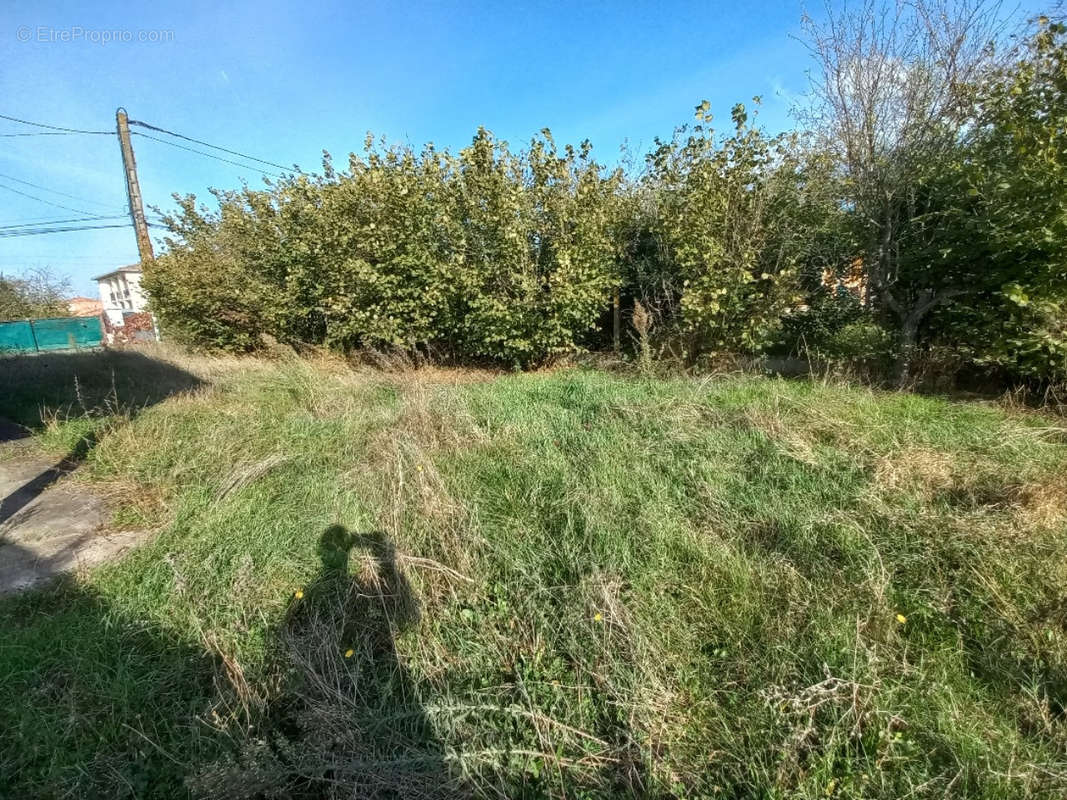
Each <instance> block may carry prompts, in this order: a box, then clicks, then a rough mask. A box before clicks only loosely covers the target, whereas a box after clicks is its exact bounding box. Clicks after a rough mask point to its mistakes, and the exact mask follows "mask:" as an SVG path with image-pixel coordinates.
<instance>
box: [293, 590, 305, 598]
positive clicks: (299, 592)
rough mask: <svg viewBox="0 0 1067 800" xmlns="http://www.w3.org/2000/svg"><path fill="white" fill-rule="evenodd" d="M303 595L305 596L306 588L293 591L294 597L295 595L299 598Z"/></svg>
mask: <svg viewBox="0 0 1067 800" xmlns="http://www.w3.org/2000/svg"><path fill="white" fill-rule="evenodd" d="M303 596H304V590H303V589H297V590H296V591H295V592H293V597H295V598H296V599H297V600H299V599H300V598H301V597H303Z"/></svg>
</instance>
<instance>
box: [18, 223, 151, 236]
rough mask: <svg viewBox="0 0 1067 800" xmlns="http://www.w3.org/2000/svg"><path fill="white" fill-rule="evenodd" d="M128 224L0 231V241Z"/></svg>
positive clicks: (125, 225) (128, 225)
mask: <svg viewBox="0 0 1067 800" xmlns="http://www.w3.org/2000/svg"><path fill="white" fill-rule="evenodd" d="M128 227H130V223H129V222H126V223H123V224H122V225H81V226H78V227H70V228H33V229H31V230H20V231H0V239H13V238H16V237H20V236H40V235H41V234H45V233H75V232H77V231H99V230H104V229H105V228H128Z"/></svg>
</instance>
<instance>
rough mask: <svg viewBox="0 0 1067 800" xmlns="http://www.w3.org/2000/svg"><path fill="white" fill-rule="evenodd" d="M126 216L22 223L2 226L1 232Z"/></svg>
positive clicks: (124, 216) (116, 217) (117, 216)
mask: <svg viewBox="0 0 1067 800" xmlns="http://www.w3.org/2000/svg"><path fill="white" fill-rule="evenodd" d="M125 218H126V215H125V214H122V215H115V216H110V217H107V216H104V217H77V218H76V219H44V220H40V219H39V220H36V221H34V222H20V223H17V224H14V225H0V231H9V230H15V229H18V228H34V227H38V226H41V225H67V224H69V223H73V222H97V221H100V220H113V219H125Z"/></svg>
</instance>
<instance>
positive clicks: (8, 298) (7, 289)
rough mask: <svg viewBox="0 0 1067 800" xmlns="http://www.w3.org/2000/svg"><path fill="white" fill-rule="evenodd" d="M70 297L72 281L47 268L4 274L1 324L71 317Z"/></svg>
mask: <svg viewBox="0 0 1067 800" xmlns="http://www.w3.org/2000/svg"><path fill="white" fill-rule="evenodd" d="M69 294H70V281H69V280H68V279H67V278H65V277H62V276H58V275H56V274H55V273H54V272H52V271H51V270H49V269H46V268H40V269H33V270H28V271H26V272H24V273H23V274H22V275H21V276H19V277H10V276H5V275H0V321H3V320H12V319H33V318H40V317H66V316H69V315H70V310H69V309H68V307H67V299H66V298H67V296H68V295H69Z"/></svg>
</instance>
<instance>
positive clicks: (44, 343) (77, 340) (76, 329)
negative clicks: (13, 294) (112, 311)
mask: <svg viewBox="0 0 1067 800" xmlns="http://www.w3.org/2000/svg"><path fill="white" fill-rule="evenodd" d="M30 322H31V324H32V325H33V334H34V336H35V337H36V339H37V349H38V350H75V349H77V348H79V347H99V346H100V342H101V341H102V340H103V338H104V337H103V332H102V331H101V328H100V318H99V317H65V318H61V319H35V320H31V321H30Z"/></svg>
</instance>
